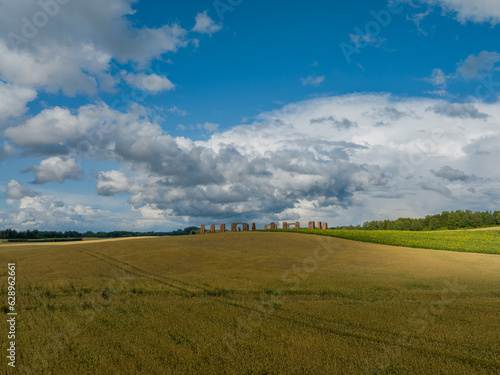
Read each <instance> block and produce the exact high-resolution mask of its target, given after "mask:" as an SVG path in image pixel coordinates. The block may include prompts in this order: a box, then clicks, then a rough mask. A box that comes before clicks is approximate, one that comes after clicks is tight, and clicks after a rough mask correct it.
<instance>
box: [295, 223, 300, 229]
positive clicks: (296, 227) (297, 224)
mask: <svg viewBox="0 0 500 375" xmlns="http://www.w3.org/2000/svg"><path fill="white" fill-rule="evenodd" d="M295 229H300V223H299V222H298V221H297V222H295Z"/></svg>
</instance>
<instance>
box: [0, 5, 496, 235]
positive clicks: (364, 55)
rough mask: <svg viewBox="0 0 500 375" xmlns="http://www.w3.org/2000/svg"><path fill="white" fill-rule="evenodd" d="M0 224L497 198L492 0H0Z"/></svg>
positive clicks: (361, 209) (208, 218) (210, 217)
mask: <svg viewBox="0 0 500 375" xmlns="http://www.w3.org/2000/svg"><path fill="white" fill-rule="evenodd" d="M0 18H1V20H0V21H1V23H0V134H1V136H2V140H1V141H0V163H1V164H0V169H1V171H2V173H1V177H0V191H2V197H1V201H0V227H2V228H16V229H34V228H38V229H59V230H66V229H79V230H102V229H104V230H114V229H130V230H132V229H137V230H152V229H154V230H169V229H176V228H178V227H183V226H187V225H199V224H201V223H205V224H208V223H212V222H216V223H221V222H227V223H229V222H231V221H233V220H238V221H242V220H244V221H249V222H250V221H251V222H257V223H258V226H262V225H263V224H265V223H268V222H271V221H284V220H290V221H297V220H299V221H304V222H307V221H309V220H317V221H328V223H329V224H330V225H348V224H358V223H362V222H363V221H365V220H373V219H382V218H396V217H400V216H415V217H416V216H422V215H425V214H430V213H437V212H441V211H442V210H455V209H473V210H498V209H499V207H500V205H499V203H500V202H499V197H498V191H499V187H500V186H499V179H500V173H498V172H497V171H496V169H497V168H495V167H496V164H497V163H498V159H499V152H498V141H499V140H500V131H499V130H498V123H499V120H500V111H499V110H498V108H497V107H498V90H499V89H500V74H499V72H498V70H499V67H500V52H497V51H498V47H497V43H498V42H497V41H498V40H499V37H500V29H499V26H498V25H497V24H498V23H499V22H500V7H499V6H497V5H494V4H493V3H492V2H491V1H488V0H480V1H476V2H474V4H471V3H470V2H468V1H465V0H425V1H410V0H406V1H382V0H381V1H360V0H358V1H351V2H339V1H314V2H305V1H290V0H288V1H281V0H276V1H266V2H264V1H247V0H241V1H240V0H231V1H230V0H217V1H212V0H211V1H202V0H199V1H190V2H174V1H168V2H158V3H157V4H155V3H152V2H147V1H130V0H108V1H105V2H97V1H94V0H92V1H87V2H85V3H79V2H76V1H71V0H69V1H68V0H42V1H41V2H38V1H6V2H3V3H2V4H1V5H0Z"/></svg>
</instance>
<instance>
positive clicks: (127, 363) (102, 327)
mask: <svg viewBox="0 0 500 375" xmlns="http://www.w3.org/2000/svg"><path fill="white" fill-rule="evenodd" d="M12 261H14V262H16V264H17V279H16V280H17V305H16V307H17V311H18V316H17V319H18V323H17V324H18V325H17V329H18V331H17V334H18V335H17V338H16V342H17V351H18V352H17V355H18V358H17V368H16V370H14V371H8V370H9V369H8V368H7V366H6V365H5V361H4V362H3V366H4V368H3V369H2V373H7V374H17V373H19V374H65V375H72V374H79V375H81V374H142V373H144V374H464V375H465V374H467V375H469V374H498V373H499V372H500V341H499V340H498V334H499V332H498V327H500V314H498V305H499V303H500V285H499V282H498V271H499V269H500V257H498V256H495V255H486V254H470V253H454V252H443V251H435V250H422V249H418V250H417V249H410V248H398V247H391V246H383V245H376V244H369V243H359V242H353V241H347V240H343V239H337V238H331V237H324V236H308V235H304V234H298V233H265V232H257V233H252V232H242V233H225V234H216V235H205V236H186V237H176V238H155V239H134V240H128V241H116V242H112V241H110V242H101V243H91V242H87V243H85V242H83V243H79V244H70V245H62V244H60V245H59V246H56V245H50V244H46V245H41V244H38V245H8V244H7V245H1V246H0V264H2V267H3V268H4V270H3V271H1V272H2V275H3V278H2V280H3V282H2V287H1V301H2V304H1V305H2V306H3V309H2V310H5V309H6V307H7V305H6V302H7V292H6V289H7V288H6V284H7V283H6V279H7V263H8V262H12ZM4 302H5V303H4ZM4 324H5V323H4ZM4 331H6V330H4ZM6 341H7V339H6V333H5V337H4V338H2V341H1V342H2V350H3V351H4V353H5V352H6V348H7V346H6Z"/></svg>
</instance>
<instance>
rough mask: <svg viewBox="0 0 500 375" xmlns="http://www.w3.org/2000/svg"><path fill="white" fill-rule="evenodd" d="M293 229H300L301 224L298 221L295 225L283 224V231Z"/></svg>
mask: <svg viewBox="0 0 500 375" xmlns="http://www.w3.org/2000/svg"><path fill="white" fill-rule="evenodd" d="M291 227H294V228H295V229H300V223H299V222H298V221H296V222H295V223H287V222H283V229H292V228H291Z"/></svg>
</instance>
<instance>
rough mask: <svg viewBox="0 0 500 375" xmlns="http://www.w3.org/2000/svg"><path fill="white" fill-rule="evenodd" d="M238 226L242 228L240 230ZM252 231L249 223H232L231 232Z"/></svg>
mask: <svg viewBox="0 0 500 375" xmlns="http://www.w3.org/2000/svg"><path fill="white" fill-rule="evenodd" d="M238 225H241V228H238ZM249 229H250V225H248V223H232V224H231V232H238V231H245V232H246V231H248V230H249Z"/></svg>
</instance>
